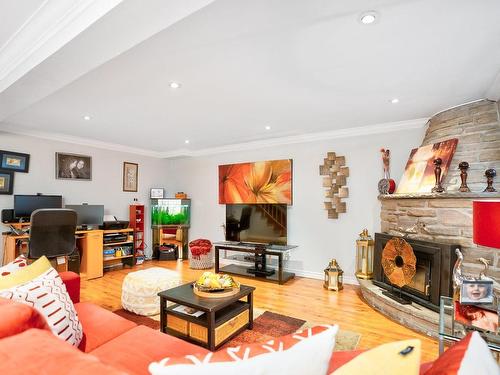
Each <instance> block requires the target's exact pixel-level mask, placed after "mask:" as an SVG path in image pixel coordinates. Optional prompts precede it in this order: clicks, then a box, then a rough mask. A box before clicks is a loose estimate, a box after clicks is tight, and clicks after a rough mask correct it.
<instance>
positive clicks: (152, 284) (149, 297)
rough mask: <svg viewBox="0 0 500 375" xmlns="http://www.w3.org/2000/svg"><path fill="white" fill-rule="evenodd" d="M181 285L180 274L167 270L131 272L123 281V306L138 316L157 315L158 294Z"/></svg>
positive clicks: (151, 269)
mask: <svg viewBox="0 0 500 375" xmlns="http://www.w3.org/2000/svg"><path fill="white" fill-rule="evenodd" d="M180 284H182V281H181V278H180V277H179V274H178V273H177V272H175V271H170V270H167V269H165V268H160V267H153V268H148V269H147V270H141V271H136V272H131V273H129V274H128V275H127V276H125V279H124V280H123V285H122V306H123V308H124V309H125V310H128V311H131V312H133V313H136V314H137V315H157V314H159V313H160V297H159V296H158V293H159V292H161V291H163V290H166V289H170V288H173V287H176V286H178V285H180Z"/></svg>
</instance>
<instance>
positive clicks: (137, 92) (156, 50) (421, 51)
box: [0, 0, 500, 155]
mask: <svg viewBox="0 0 500 375" xmlns="http://www.w3.org/2000/svg"><path fill="white" fill-rule="evenodd" d="M126 2H127V0H125V1H124V3H126ZM366 10H376V11H377V12H378V13H379V18H378V22H377V23H376V24H375V25H369V26H367V25H362V24H361V23H359V22H358V18H359V14H360V13H361V12H363V11H366ZM499 16H500V1H497V0H476V1H470V0H441V1H434V0H415V1H408V0H401V1H394V0H393V1H389V0H386V1H383V0H379V1H376V0H374V1H368V0H356V1H331V0H330V1H326V0H296V1H290V0H253V1H248V0H246V1H244V0H218V1H215V2H213V3H212V4H209V5H207V6H205V7H203V8H202V9H200V10H198V11H195V12H193V13H191V14H190V15H189V16H188V17H185V18H184V19H182V20H180V21H178V22H177V23H174V24H173V25H171V26H169V27H166V28H165V29H163V30H162V31H161V32H159V33H157V34H156V35H154V36H152V37H150V38H149V39H147V40H145V41H143V42H142V43H140V44H137V45H135V46H134V47H133V48H131V49H129V50H128V51H126V52H124V53H122V54H120V55H119V56H117V57H115V58H113V59H111V60H109V61H107V62H104V63H102V64H101V65H100V66H98V67H96V68H95V69H93V70H91V71H89V72H88V73H86V74H84V75H82V76H80V77H79V78H78V79H76V80H74V81H73V82H68V84H67V85H65V86H64V87H62V88H60V89H59V90H57V91H56V92H54V93H51V94H50V95H48V96H46V97H45V98H43V99H41V100H39V101H37V102H36V103H33V104H32V105H30V106H29V107H27V108H25V109H22V110H20V111H19V112H17V113H15V114H12V115H10V116H9V117H8V118H6V119H4V121H3V123H2V124H0V129H1V128H2V127H3V128H5V129H13V128H15V129H16V131H26V132H39V133H44V134H46V135H48V136H49V135H50V134H54V135H56V134H57V135H58V136H59V137H61V136H62V137H64V136H68V137H80V138H85V139H90V140H95V141H99V142H106V143H114V144H119V145H122V146H129V147H134V148H139V149H143V150H149V151H153V152H168V155H177V154H179V155H180V154H183V153H185V151H183V149H187V150H188V151H189V150H191V151H194V152H196V151H199V150H204V149H210V148H215V147H220V146H224V145H230V144H235V143H242V142H249V141H258V140H264V139H268V138H270V137H287V136H288V137H289V136H296V135H301V134H309V133H315V132H327V131H336V130H339V129H346V128H354V127H360V126H366V125H370V124H380V123H387V122H395V121H403V120H410V119H416V118H422V117H429V116H431V115H432V114H433V113H435V112H437V111H439V110H442V109H445V108H447V107H451V106H454V105H457V104H461V103H464V102H468V101H472V100H477V99H481V98H484V97H485V96H486V93H487V92H489V91H491V88H492V85H494V82H495V79H496V77H497V75H498V73H499V70H500V22H499V21H498V19H499ZM135 21H136V20H134V19H133V18H131V19H130V22H135ZM142 22H146V20H144V21H142ZM114 31H116V30H114ZM85 32H86V31H85ZM85 32H84V33H85ZM1 35H2V34H1V33H0V38H1ZM96 37H98V36H96ZM0 42H1V39H0ZM69 44H71V43H69ZM79 53H80V54H81V56H82V58H83V57H84V56H85V53H86V51H85V50H80V51H79ZM75 58H78V57H77V56H73V60H74V59H75ZM67 63H68V64H71V63H72V61H71V59H69V58H68V61H67ZM46 74H47V73H46ZM52 74H54V75H57V72H56V71H54V72H52ZM171 81H177V82H180V83H181V84H182V86H181V88H180V89H177V90H172V89H171V88H170V87H169V83H170V82H171ZM26 90H29V87H26ZM395 97H397V98H399V100H400V102H399V103H398V104H392V103H391V102H390V100H391V99H392V98H395ZM1 105H2V101H1V98H0V106H1ZM84 115H89V116H91V120H90V121H85V120H84V119H83V116H84ZM267 125H269V126H271V130H269V131H266V130H265V129H264V127H265V126H267ZM186 139H189V140H190V143H189V145H186V144H185V143H184V141H185V140H186Z"/></svg>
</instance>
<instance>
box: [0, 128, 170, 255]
mask: <svg viewBox="0 0 500 375" xmlns="http://www.w3.org/2000/svg"><path fill="white" fill-rule="evenodd" d="M0 150H8V151H16V152H22V153H27V154H30V155H31V157H30V168H29V173H15V176H14V194H36V193H43V194H61V195H62V196H63V199H64V203H65V204H81V203H83V202H86V203H89V204H104V207H105V214H110V215H115V216H116V217H117V218H119V219H124V220H128V215H129V213H128V209H129V208H128V207H129V204H131V203H132V201H133V199H134V198H138V199H139V201H141V202H142V203H145V204H146V233H145V235H146V237H145V238H146V243H147V245H148V247H149V248H148V249H147V250H146V251H148V250H151V230H150V229H149V228H150V216H149V215H150V212H149V189H150V188H151V187H165V182H166V181H168V179H167V173H166V169H167V167H168V162H167V161H166V160H161V159H155V158H150V157H145V156H138V155H133V154H127V153H121V152H116V151H108V150H103V149H98V148H92V147H88V146H79V145H75V144H70V143H62V142H55V141H48V140H45V139H39V138H32V137H26V136H21V135H15V134H9V133H4V132H0ZM56 152H68V153H76V154H84V155H90V156H92V181H69V180H57V179H56V178H55V153H56ZM124 161H128V162H133V163H138V164H139V188H138V190H139V191H138V192H137V193H129V192H123V191H122V186H123V184H122V181H123V180H122V174H123V162H124ZM13 205H14V198H13V196H12V195H0V209H4V208H13ZM5 230H6V228H5V227H4V228H3V231H5ZM2 247H3V241H2V243H1V244H0V263H1V259H3V249H2Z"/></svg>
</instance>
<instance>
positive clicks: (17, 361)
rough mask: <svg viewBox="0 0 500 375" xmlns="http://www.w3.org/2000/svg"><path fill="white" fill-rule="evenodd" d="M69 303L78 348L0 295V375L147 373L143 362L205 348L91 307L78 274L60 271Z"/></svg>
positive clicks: (23, 307) (25, 308)
mask: <svg viewBox="0 0 500 375" xmlns="http://www.w3.org/2000/svg"><path fill="white" fill-rule="evenodd" d="M60 276H61V278H62V280H63V281H64V283H65V284H66V287H67V290H68V293H69V294H70V297H71V299H72V301H73V303H74V305H75V309H76V311H77V313H78V317H79V319H80V322H81V324H82V327H83V332H84V338H83V340H82V342H81V343H80V346H79V348H78V349H80V350H78V349H77V348H75V347H73V346H71V345H69V344H67V343H65V342H63V341H62V340H60V339H58V338H57V337H55V336H54V335H53V334H52V333H51V332H50V331H49V330H48V328H47V326H46V324H45V320H44V318H43V317H42V316H40V315H39V314H38V313H37V311H36V310H34V309H33V308H31V307H30V306H27V305H24V304H21V303H17V302H13V301H10V300H5V299H1V298H0V317H1V318H0V373H3V374H29V373H39V372H40V369H41V368H43V370H44V373H48V374H93V375H95V374H101V373H107V374H110V375H112V374H124V373H125V374H134V375H135V374H137V375H139V374H141V375H142V374H149V372H148V370H147V369H148V365H149V364H150V363H151V362H153V361H158V360H160V359H163V358H165V357H169V356H184V355H187V354H194V353H200V354H203V353H207V350H206V349H204V348H202V347H199V346H196V345H193V344H190V343H188V342H186V341H183V340H180V339H178V338H176V337H173V336H169V335H165V334H163V333H161V332H159V331H155V330H153V329H150V328H147V327H145V326H138V325H137V324H135V323H133V322H131V321H129V320H127V319H124V318H122V317H120V316H118V315H116V314H113V313H112V312H110V311H108V310H105V309H103V308H101V307H99V306H97V305H94V304H92V303H87V302H80V278H79V277H78V275H77V274H74V273H72V272H63V273H61V274H60Z"/></svg>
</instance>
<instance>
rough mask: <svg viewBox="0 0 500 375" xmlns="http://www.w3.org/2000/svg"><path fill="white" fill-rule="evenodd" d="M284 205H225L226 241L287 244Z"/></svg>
mask: <svg viewBox="0 0 500 375" xmlns="http://www.w3.org/2000/svg"><path fill="white" fill-rule="evenodd" d="M286 214H287V205H286V204H227V205H226V241H237V242H247V243H258V244H266V245H286V244H287V215H286Z"/></svg>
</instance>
